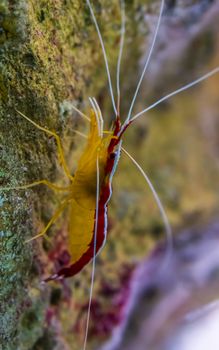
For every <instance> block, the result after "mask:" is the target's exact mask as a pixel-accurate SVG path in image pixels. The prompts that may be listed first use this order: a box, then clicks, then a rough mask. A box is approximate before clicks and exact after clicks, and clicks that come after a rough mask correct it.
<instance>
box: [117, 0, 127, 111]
mask: <svg viewBox="0 0 219 350" xmlns="http://www.w3.org/2000/svg"><path fill="white" fill-rule="evenodd" d="M120 6H121V37H120V45H119V56H118V62H117V73H116V87H117V113H118V114H119V113H120V68H121V60H122V53H123V48H124V40H125V3H124V0H120Z"/></svg>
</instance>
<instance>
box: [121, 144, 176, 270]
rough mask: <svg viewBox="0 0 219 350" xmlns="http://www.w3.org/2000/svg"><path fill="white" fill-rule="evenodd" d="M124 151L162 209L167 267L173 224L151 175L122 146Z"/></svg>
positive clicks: (171, 243)
mask: <svg viewBox="0 0 219 350" xmlns="http://www.w3.org/2000/svg"><path fill="white" fill-rule="evenodd" d="M122 151H123V152H124V153H125V154H126V155H127V156H128V157H129V158H130V159H131V161H132V162H133V163H134V164H135V166H136V167H137V168H138V170H139V171H140V173H141V174H142V176H143V177H144V179H145V181H146V182H147V184H148V186H149V187H150V190H151V192H152V194H153V196H154V199H155V201H156V203H157V206H158V208H159V210H160V214H161V217H162V219H163V223H164V227H165V232H166V237H167V247H168V249H167V254H166V259H165V264H164V266H163V267H166V264H168V263H169V259H170V256H171V254H172V248H173V239H172V230H171V226H170V223H169V220H168V217H167V215H166V213H165V210H164V207H163V205H162V203H161V201H160V198H159V196H158V194H157V192H156V190H155V188H154V186H153V185H152V183H151V181H150V179H149V177H148V176H147V174H146V173H145V172H144V170H143V169H142V167H141V166H140V165H139V164H138V163H137V162H136V160H135V159H134V158H133V157H132V156H131V155H130V154H129V153H128V152H127V151H126V150H125V149H124V148H123V147H122Z"/></svg>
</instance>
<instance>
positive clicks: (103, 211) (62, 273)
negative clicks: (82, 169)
mask: <svg viewBox="0 0 219 350" xmlns="http://www.w3.org/2000/svg"><path fill="white" fill-rule="evenodd" d="M119 131H120V121H119V119H118V118H117V120H116V121H115V128H114V134H113V136H117V135H118V133H119ZM118 143H119V139H118V138H116V137H115V138H112V139H111V141H110V144H109V146H108V158H107V162H106V167H105V179H104V181H103V186H102V187H101V189H100V199H99V204H98V223H97V240H96V254H97V253H98V251H99V250H100V248H101V247H102V245H103V242H104V239H105V235H104V232H105V230H107V220H106V219H105V218H106V215H107V210H108V205H107V204H106V203H107V202H108V201H109V199H110V196H111V182H110V181H109V180H110V174H111V172H112V171H113V167H114V163H115V157H112V154H113V153H114V149H115V147H116V145H117V144H118ZM95 224H96V223H95V222H94V230H93V237H92V240H91V242H90V244H89V247H88V249H87V251H86V252H85V253H84V254H83V255H82V256H81V257H80V259H79V260H78V261H76V262H75V263H73V264H72V265H70V266H67V267H63V268H62V269H60V270H59V271H58V272H57V274H56V275H54V276H51V277H49V278H48V279H46V281H49V280H53V279H57V278H59V277H64V278H67V277H72V276H74V275H76V274H77V273H78V272H80V271H81V270H82V269H83V267H84V266H85V265H87V264H88V263H89V262H90V261H91V260H92V259H93V255H94V232H95Z"/></svg>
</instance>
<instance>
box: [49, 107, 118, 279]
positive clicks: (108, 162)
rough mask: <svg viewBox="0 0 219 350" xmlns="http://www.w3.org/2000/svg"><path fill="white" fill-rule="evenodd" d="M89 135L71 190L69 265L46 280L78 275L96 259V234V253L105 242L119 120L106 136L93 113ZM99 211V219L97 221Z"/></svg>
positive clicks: (115, 163) (116, 152)
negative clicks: (97, 166) (94, 248)
mask: <svg viewBox="0 0 219 350" xmlns="http://www.w3.org/2000/svg"><path fill="white" fill-rule="evenodd" d="M90 123H91V124H90V132H89V135H88V139H87V143H86V146H85V148H84V151H83V153H82V155H81V157H80V159H79V162H78V166H77V170H76V172H75V174H74V178H73V180H72V182H71V185H70V187H69V189H70V191H69V193H68V197H69V198H70V199H69V205H68V208H69V209H68V210H69V229H68V238H67V240H68V244H67V246H68V252H69V254H70V257H71V258H70V264H69V265H68V266H66V267H63V268H61V269H60V270H59V271H58V272H57V273H56V274H54V275H53V276H51V277H49V278H48V279H47V281H48V280H51V279H56V278H58V277H61V276H62V277H71V276H73V275H75V274H77V273H78V272H79V271H80V270H81V269H82V268H83V267H84V266H85V265H87V264H88V263H89V262H90V260H91V259H92V258H93V246H94V233H95V231H96V253H98V252H99V250H100V249H101V247H102V246H103V245H104V243H105V241H106V234H107V206H108V202H109V200H110V197H111V193H112V177H113V174H114V172H115V169H116V165H117V163H118V160H119V156H120V151H121V141H120V137H121V135H120V136H119V133H120V131H121V124H120V121H119V118H117V119H116V121H115V122H114V126H113V131H112V132H107V133H104V132H102V131H101V128H100V126H99V123H98V118H97V117H96V115H95V113H94V111H93V110H91V116H90ZM97 159H98V163H99V174H98V176H99V198H98V208H96V193H97V186H96V178H97V169H96V161H97ZM96 210H98V217H97V219H96Z"/></svg>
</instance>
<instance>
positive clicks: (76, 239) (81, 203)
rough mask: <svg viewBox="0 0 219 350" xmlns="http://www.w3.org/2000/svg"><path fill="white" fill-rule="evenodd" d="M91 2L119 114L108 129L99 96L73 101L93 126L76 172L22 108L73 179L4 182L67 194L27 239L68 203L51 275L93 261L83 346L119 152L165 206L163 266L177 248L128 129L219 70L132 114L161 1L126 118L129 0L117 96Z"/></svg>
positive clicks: (122, 3)
mask: <svg viewBox="0 0 219 350" xmlns="http://www.w3.org/2000/svg"><path fill="white" fill-rule="evenodd" d="M86 3H87V6H88V8H89V10H90V14H91V17H92V20H93V22H94V26H95V28H96V32H97V35H98V39H99V42H100V45H101V49H102V53H103V58H104V62H105V68H106V74H107V79H108V85H109V92H110V97H111V102H112V107H113V111H114V115H115V119H114V121H113V123H112V127H111V129H110V130H109V131H105V130H104V118H103V116H102V112H101V109H100V107H99V105H98V102H97V100H96V98H94V97H90V98H89V102H90V105H91V108H90V112H89V115H87V114H85V113H83V112H81V111H80V110H78V109H77V108H76V107H73V108H74V109H75V111H76V112H77V113H78V114H79V115H80V116H81V117H82V118H84V119H85V120H86V121H87V122H89V123H90V131H89V134H88V136H86V135H83V134H82V135H81V136H82V137H86V145H85V148H84V150H83V152H82V154H81V157H80V159H79V161H78V165H77V169H76V171H75V173H74V175H72V174H71V170H70V169H69V167H68V165H67V163H66V160H65V156H64V151H63V148H62V143H61V140H60V138H59V136H58V135H57V134H56V133H55V132H53V131H50V130H48V129H47V128H46V127H43V126H41V125H38V124H37V123H36V122H34V121H33V120H32V119H30V118H29V117H27V116H26V115H24V114H23V113H22V112H20V111H17V112H18V113H19V115H20V116H21V117H23V118H24V119H26V120H27V121H28V122H29V123H31V124H32V125H33V126H34V127H36V128H37V129H39V130H41V131H42V132H45V133H46V134H47V135H49V136H51V137H54V138H55V140H56V143H57V154H58V159H59V162H60V164H61V166H62V168H63V171H64V173H65V175H66V177H67V179H68V180H69V185H68V186H65V187H60V186H58V185H56V184H53V183H51V182H49V181H48V180H46V179H43V180H39V181H35V182H33V183H31V184H28V185H22V186H18V187H7V188H1V190H2V191H6V190H7V191H8V190H13V189H16V190H22V189H28V188H31V187H35V186H38V185H45V186H48V187H49V188H50V189H51V190H53V191H57V192H60V193H62V194H64V199H63V200H62V202H61V204H60V205H59V207H58V208H57V210H56V212H55V213H54V215H53V216H52V218H51V220H50V221H49V222H48V224H47V225H46V227H45V228H44V229H43V230H42V231H41V232H40V233H39V234H37V235H36V236H34V237H32V238H31V239H29V240H28V241H27V242H29V241H32V240H34V239H36V238H39V237H43V236H44V235H45V234H46V232H47V231H48V229H49V228H50V227H51V225H52V224H53V223H54V222H55V221H56V220H57V219H58V217H59V216H60V215H61V214H62V212H63V211H64V210H65V209H68V211H69V229H68V253H69V255H70V262H69V263H68V264H67V266H64V267H62V268H61V269H60V270H58V271H56V273H55V274H53V275H52V276H50V277H48V278H47V279H46V281H50V280H56V279H61V278H68V277H72V276H74V275H76V274H77V273H79V272H80V271H81V270H82V269H83V268H84V267H85V266H86V265H87V264H88V263H89V262H91V261H92V274H91V285H90V296H89V305H88V311H87V321H86V330H85V338H84V345H83V349H84V350H85V349H86V344H87V337H88V329H89V320H90V310H91V303H92V292H93V286H94V277H95V263H96V256H97V254H99V253H100V251H101V249H102V248H103V247H104V245H105V243H106V240H107V219H108V218H107V209H108V203H109V201H110V198H111V195H112V180H113V176H114V174H115V171H116V168H117V165H118V162H119V158H120V155H121V154H122V153H124V155H125V156H127V157H128V158H129V159H130V160H131V161H132V163H133V164H134V165H135V167H136V168H137V170H138V171H139V172H140V174H141V175H142V176H143V178H144V180H145V181H146V183H147V184H148V186H149V188H150V189H151V191H152V193H153V196H154V199H155V201H156V203H157V205H158V208H159V210H160V214H161V217H162V219H163V222H164V227H165V232H166V238H167V249H166V255H165V261H164V266H166V265H167V264H168V261H169V258H170V255H171V253H172V231H171V227H170V224H169V221H168V218H167V215H166V213H165V210H164V207H163V205H162V203H161V201H160V199H159V196H158V194H157V192H156V190H155V188H154V187H153V185H152V183H151V181H150V180H149V178H148V176H147V175H146V173H145V172H144V170H143V169H142V167H141V166H140V165H139V164H138V163H137V161H136V160H135V159H134V158H133V156H132V155H131V154H129V152H128V151H127V150H126V149H125V148H124V147H123V145H122V143H123V137H124V135H125V133H126V130H127V129H128V128H129V127H130V126H131V125H132V124H133V123H134V122H136V120H137V119H139V118H140V117H141V116H143V115H144V114H145V113H147V112H148V111H150V110H152V109H153V108H155V107H156V106H158V105H159V104H161V103H162V102H164V101H166V100H168V99H170V98H171V97H173V96H175V95H177V94H179V93H181V92H183V91H185V90H187V89H189V88H191V87H193V86H194V85H197V84H198V83H200V82H202V81H203V80H205V79H208V78H210V77H211V76H213V75H214V74H216V73H218V72H219V67H216V68H215V69H213V70H211V71H210V72H208V73H206V74H205V75H203V76H201V77H200V78H198V79H196V80H194V81H192V82H191V83H189V84H186V85H184V86H182V87H180V88H178V89H177V90H174V91H173V92H171V93H169V94H167V95H166V96H164V97H162V98H160V99H159V100H157V101H156V102H154V103H153V104H151V105H150V106H148V107H146V108H144V109H143V110H142V111H140V112H138V113H136V114H134V115H133V108H134V105H135V102H136V98H137V96H138V93H139V90H140V87H141V85H142V81H143V78H144V76H145V73H146V71H147V69H148V67H149V63H150V61H151V56H152V53H153V50H154V47H155V44H156V40H157V36H158V32H159V28H160V24H161V20H162V15H163V12H164V7H165V1H164V0H162V1H161V5H160V10H159V16H158V20H157V24H156V27H155V32H154V34H153V40H152V44H151V46H150V49H149V53H148V56H147V59H146V62H145V64H144V67H143V70H142V73H141V76H140V79H139V81H138V84H137V87H136V90H135V93H134V96H133V99H132V101H131V104H130V108H129V111H128V114H127V116H126V117H125V118H121V113H120V105H121V92H120V67H121V61H122V53H123V47H124V40H125V1H124V0H120V6H121V38H120V46H119V54H118V62H117V73H116V92H117V99H115V97H114V91H113V84H112V79H111V74H110V69H109V64H108V58H107V54H106V50H105V46H104V42H103V38H102V35H101V32H100V28H99V25H98V22H97V19H96V16H95V13H94V10H93V7H92V4H91V2H90V0H86Z"/></svg>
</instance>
